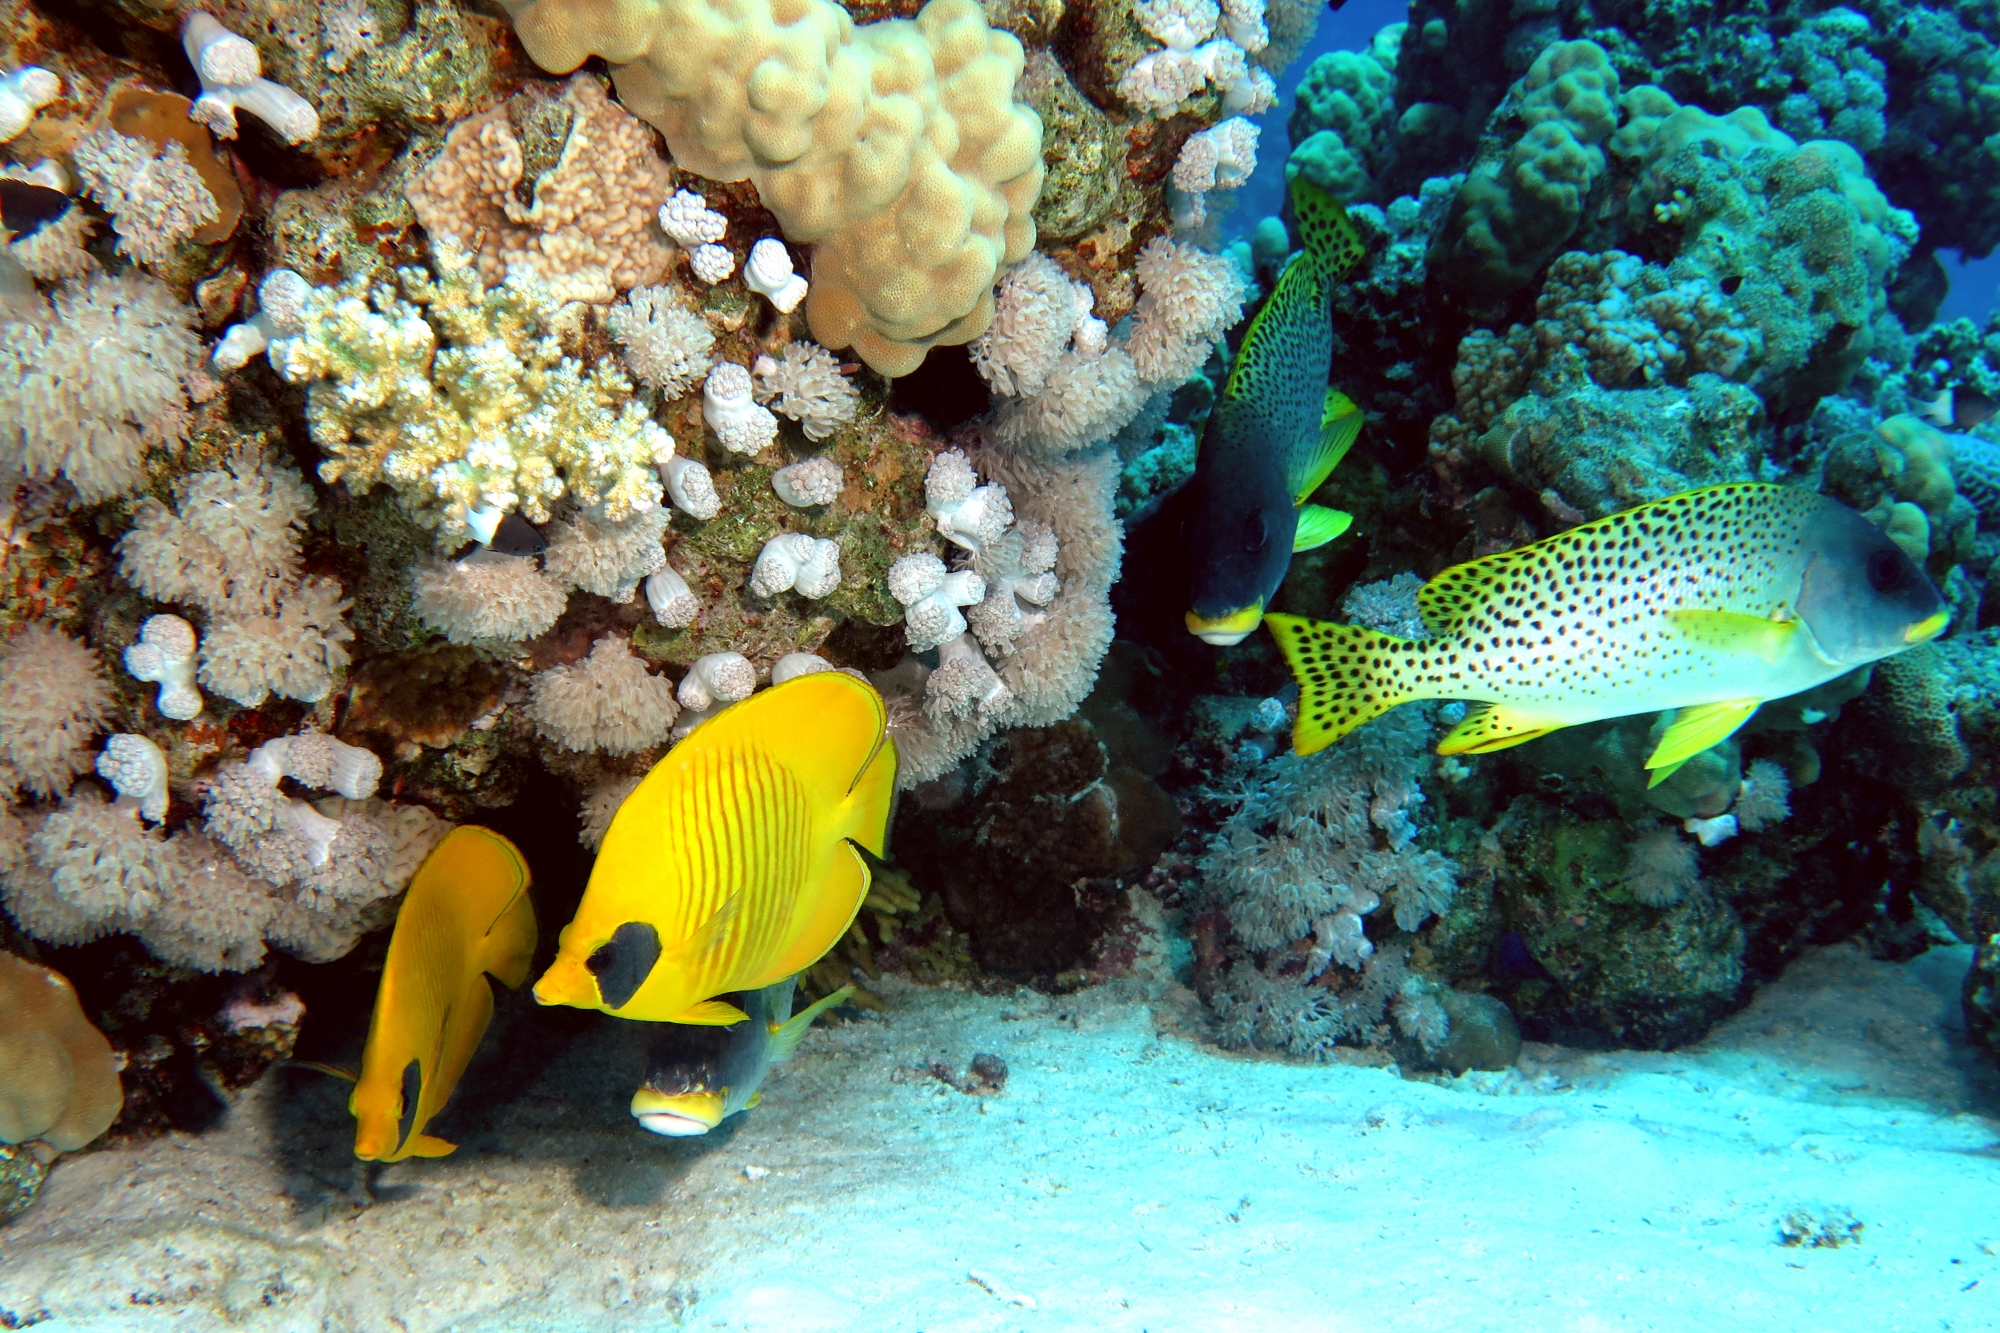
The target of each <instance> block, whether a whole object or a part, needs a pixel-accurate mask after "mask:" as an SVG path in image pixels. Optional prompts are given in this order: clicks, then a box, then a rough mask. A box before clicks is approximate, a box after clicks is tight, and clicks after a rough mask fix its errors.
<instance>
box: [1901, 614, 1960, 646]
mask: <svg viewBox="0 0 2000 1333" xmlns="http://www.w3.org/2000/svg"><path fill="white" fill-rule="evenodd" d="M1950 623H1951V612H1950V610H1948V609H1947V610H1943V611H1939V612H1938V613H1937V614H1935V615H1930V616H1925V617H1924V618H1923V619H1922V620H1919V621H1917V622H1916V623H1915V624H1913V625H1911V626H1910V627H1909V628H1908V629H1906V630H1904V631H1903V642H1904V643H1908V644H1919V643H1929V642H1930V641H1931V640H1932V639H1935V638H1936V637H1937V636H1938V635H1940V634H1942V633H1944V627H1945V626H1946V625H1949V624H1950Z"/></svg>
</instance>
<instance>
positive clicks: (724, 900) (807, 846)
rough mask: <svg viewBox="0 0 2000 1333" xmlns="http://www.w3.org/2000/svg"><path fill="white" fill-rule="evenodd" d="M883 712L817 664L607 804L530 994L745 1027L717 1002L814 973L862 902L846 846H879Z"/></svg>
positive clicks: (862, 685)
mask: <svg viewBox="0 0 2000 1333" xmlns="http://www.w3.org/2000/svg"><path fill="white" fill-rule="evenodd" d="M887 721H888V719H887V714H886V712H885V710H884V708H883V704H882V696H881V695H879V694H877V693H876V692H875V689H874V687H872V686H870V685H868V684H867V683H866V682H864V681H861V680H857V679H856V678H855V677H853V676H850V675H847V674H846V673H844V672H838V671H822V672H818V673H815V674H813V675H810V676H800V677H797V678H795V679H793V680H789V681H786V682H785V683H784V684H782V685H776V686H773V687H772V688H771V689H768V690H765V691H763V692H762V693H759V694H754V695H752V696H751V697H750V698H748V699H745V700H744V701H743V702H742V703H739V704H735V705H733V706H731V707H729V708H727V709H725V710H723V711H722V712H721V713H718V714H717V715H716V716H714V717H713V718H710V719H709V720H708V721H706V722H704V723H702V724H701V726H700V727H699V728H698V729H696V730H695V732H694V733H693V734H692V735H690V736H689V737H688V738H687V739H686V740H684V741H682V742H681V743H680V744H679V745H676V746H675V747H674V748H673V749H672V750H671V751H669V752H668V753H667V756H666V757H665V758H664V759H662V760H660V762H659V763H658V764H656V765H654V766H653V770H652V772H650V773H648V774H647V775H646V778H645V780H644V781H643V782H641V783H640V784H639V786H638V788H637V789H636V790H635V791H633V793H632V794H631V795H630V796H628V797H626V799H625V803H624V804H623V805H621V806H619V808H618V813H617V815H616V816H614V817H613V819H612V821H611V827H610V829H608V830H607V831H606V833H605V835H604V845H603V847H602V849H601V850H600V851H599V852H598V855H597V864H596V866H595V867H594V868H593V869H592V870H591V874H590V883H589V885H588V886H587V887H586V888H585V889H584V894H583V901H582V903H581V904H579V905H578V907H577V912H576V918H575V919H574V920H573V921H571V922H570V923H569V925H567V926H565V927H564V928H563V932H562V940H561V944H560V947H559V948H558V950H557V953H556V960H555V962H554V963H553V964H551V965H550V967H549V970H548V971H547V972H545V973H543V974H542V977H541V979H540V980H539V981H537V982H536V983H535V998H536V999H537V1000H538V1001H540V1002H541V1003H543V1004H567V1005H573V1006H575V1007H577V1008H579V1009H601V1010H603V1011H604V1012H606V1013H609V1014H615V1015H617V1016H618V1017H620V1018H633V1019H641V1020H645V1021H649V1022H669V1023H696V1024H708V1025H716V1026H722V1025H727V1024H731V1023H739V1022H742V1021H744V1019H745V1017H746V1015H745V1014H744V1012H743V1010H742V1009H740V1008H738V1007H737V1006H735V1005H733V1004H729V1003H726V1002H724V1001H722V1000H718V999H716V998H714V997H716V996H718V995H724V994H727V993H729V992H732V991H755V990H761V989H763V988H764V987H766V986H770V985H774V984H775V983H777V982H780V981H783V980H784V979H786V978H787V977H790V976H792V975H793V974H795V973H797V972H798V971H800V970H801V969H802V968H805V967H808V966H810V965H811V964H812V963H813V962H815V961H817V960H818V959H819V957H820V956H821V955H823V954H824V953H825V952H826V951H827V950H828V949H830V948H832V947H833V945H834V943H835V942H836V941H837V940H839V939H840V937H841V936H842V935H843V934H845V933H846V931H847V928H848V926H849V925H851V924H852V923H853V921H854V914H855V913H856V912H857V911H859V910H860V908H861V900H862V899H863V898H865V897H867V895H868V882H869V870H868V863H867V861H865V860H864V859H863V858H862V856H861V853H860V851H857V850H856V848H857V847H859V848H865V849H866V850H867V851H869V852H871V853H873V854H874V855H876V856H878V857H879V856H881V855H882V854H883V851H884V847H885V842H886V838H887V835H888V828H889V814H890V811H891V809H892V808H893V806H894V804H895V798H896V748H895V744H894V742H892V741H891V740H890V739H889V737H888V733H887Z"/></svg>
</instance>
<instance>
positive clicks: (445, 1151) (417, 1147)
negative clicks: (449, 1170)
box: [403, 1134, 458, 1157]
mask: <svg viewBox="0 0 2000 1333" xmlns="http://www.w3.org/2000/svg"><path fill="white" fill-rule="evenodd" d="M457 1151H458V1145H457V1144H456V1143H446V1142H445V1141H444V1140H443V1139H441V1138H438V1137H436V1136H435V1135H431V1134H418V1135H416V1136H414V1137H413V1138H411V1140H410V1141H409V1142H408V1143H407V1144H405V1145H404V1147H403V1156H405V1157H449V1156H451V1155H452V1154H453V1153H455V1152H457Z"/></svg>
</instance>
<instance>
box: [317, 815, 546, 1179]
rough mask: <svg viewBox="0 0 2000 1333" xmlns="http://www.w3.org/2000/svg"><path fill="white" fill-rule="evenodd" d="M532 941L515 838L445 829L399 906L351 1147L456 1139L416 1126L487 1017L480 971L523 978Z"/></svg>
mask: <svg viewBox="0 0 2000 1333" xmlns="http://www.w3.org/2000/svg"><path fill="white" fill-rule="evenodd" d="M534 952H535V910H534V907H533V905H532V904H531V903H530V902H529V901H528V863H527V860H526V859H525V858H523V857H522V855H521V852H520V849H519V848H517V847H515V846H514V844H513V843H511V842H509V841H507V839H505V838H503V837H501V836H500V835H499V834H497V833H495V832H493V831H492V830H491V829H484V828H476V827H473V826H471V825H467V826H464V827H462V828H455V829H453V830H452V831H451V832H450V833H448V834H446V835H445V838H444V841H442V842H440V843H439V844H438V845H437V847H436V848H435V849H433V850H432V852H431V854H430V856H429V857H427V858H426V859H425V861H424V863H423V865H422V866H421V867H419V868H418V870H417V873H416V877H415V878H413V879H412V880H411V881H410V891H409V893H408V894H406V895H405V896H404V898H403V905H402V907H401V908H400V909H399V910H398V911H397V913H396V931H395V934H393V935H391V936H390V937H389V957H388V961H387V963H386V964H385V965H384V967H383V969H382V984H381V986H380V988H379V989H377V990H376V992H375V1016H374V1017H373V1018H372V1019H370V1020H369V1023H368V1046H367V1049H366V1050H365V1051H363V1052H362V1056H361V1078H360V1081H359V1082H357V1083H356V1084H355V1085H354V1093H353V1095H352V1096H351V1097H349V1098H348V1102H347V1109H348V1110H349V1111H351V1112H352V1113H353V1114H354V1118H355V1119H356V1120H357V1121H359V1122H360V1123H359V1124H358V1125H357V1126H356V1127H355V1131H354V1155H355V1156H356V1157H361V1158H366V1159H368V1160H371V1161H378V1162H400V1161H402V1160H403V1159H404V1158H405V1157H443V1156H444V1155H445V1154H446V1153H449V1152H451V1151H453V1150H454V1149H455V1148H456V1147H457V1145H456V1144H452V1143H447V1142H445V1141H444V1140H443V1139H440V1138H435V1137H433V1136H431V1135H429V1134H426V1133H424V1132H423V1131H424V1126H425V1125H427V1124H429V1123H430V1120H431V1117H433V1116H435V1115H436V1114H437V1113H438V1112H439V1111H442V1110H443V1109H444V1104H445V1102H446V1101H447V1100H449V1099H450V1097H451V1092H452V1089H453V1088H455V1087H457V1086H458V1080H459V1076H460V1075H461V1074H463V1073H465V1067H466V1065H467V1064H469V1063H471V1061H472V1053H473V1052H474V1051H475V1050H477V1049H478V1048H479V1039H480V1038H481V1037H482V1036H484V1035H485V1033H486V1025H487V1024H488V1023H489V1022H491V1021H492V1018H493V988H492V986H491V985H490V984H489V983H488V982H487V980H486V978H487V976H488V975H489V974H490V975H492V976H493V977H496V978H498V979H499V981H500V983H501V984H502V985H504V986H506V987H508V988H509V989H510V990H511V989H513V988H515V987H517V986H519V985H520V984H521V983H522V982H523V981H526V980H527V979H528V966H529V963H530V962H531V961H532V958H533V954H534Z"/></svg>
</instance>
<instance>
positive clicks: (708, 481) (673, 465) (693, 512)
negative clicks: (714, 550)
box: [660, 454, 722, 519]
mask: <svg viewBox="0 0 2000 1333" xmlns="http://www.w3.org/2000/svg"><path fill="white" fill-rule="evenodd" d="M660 480H661V481H662V482H664V483H665V484H666V488H667V494H668V495H669V496H671V497H672V498H673V502H674V508H676V509H678V510H680V511H681V512H682V513H683V514H686V515H687V516H688V517H689V518H699V519H711V518H714V517H715V516H716V514H718V513H720V512H721V510H722V498H721V497H720V496H718V495H717V494H716V493H715V479H714V478H713V477H711V476H709V474H708V464H706V463H701V462H697V461H696V460H694V459H692V458H682V457H681V456H680V455H679V454H675V455H673V456H672V457H670V458H668V459H666V460H665V461H664V462H662V463H661V464H660Z"/></svg>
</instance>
